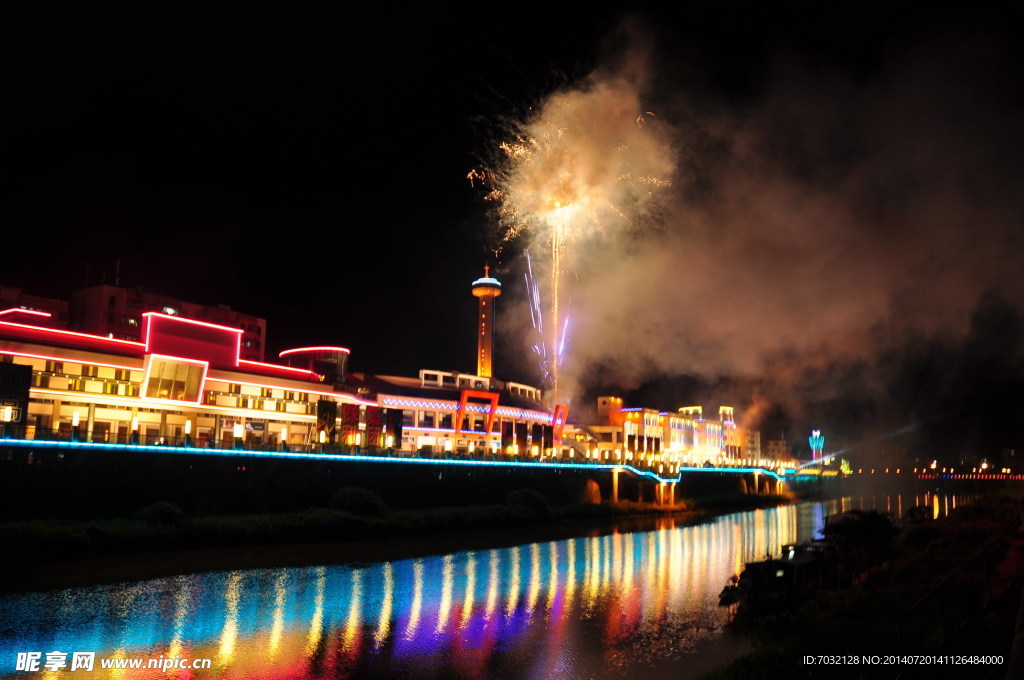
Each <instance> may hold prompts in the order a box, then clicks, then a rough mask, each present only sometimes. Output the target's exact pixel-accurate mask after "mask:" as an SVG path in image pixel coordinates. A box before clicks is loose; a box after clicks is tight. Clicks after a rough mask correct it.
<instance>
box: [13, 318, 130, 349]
mask: <svg viewBox="0 0 1024 680" xmlns="http://www.w3.org/2000/svg"><path fill="white" fill-rule="evenodd" d="M0 326H12V327H14V328H28V329H29V330H33V331H43V332H45V333H55V334H57V335H72V336H74V337H77V338H92V339H93V340H102V341H104V342H119V343H121V344H122V345H135V346H136V347H145V345H144V344H143V343H141V342H135V341H134V340H119V339H118V338H108V337H106V336H104V335H92V334H91V333H77V332H75V331H62V330H60V329H58V328H44V327H43V326H29V325H26V324H23V323H11V322H10V321H0Z"/></svg>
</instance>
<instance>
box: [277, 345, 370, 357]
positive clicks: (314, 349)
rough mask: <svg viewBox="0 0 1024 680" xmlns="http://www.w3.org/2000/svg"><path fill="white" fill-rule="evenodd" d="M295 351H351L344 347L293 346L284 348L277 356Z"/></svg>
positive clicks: (347, 352) (349, 352)
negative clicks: (292, 347)
mask: <svg viewBox="0 0 1024 680" xmlns="http://www.w3.org/2000/svg"><path fill="white" fill-rule="evenodd" d="M296 352H344V353H345V354H351V353H352V351H351V350H350V349H348V348H346V347H328V346H326V345H325V346H322V347H295V348H294V349H286V350H285V351H283V352H281V353H280V354H278V355H277V356H279V357H283V356H284V355H286V354H295V353H296Z"/></svg>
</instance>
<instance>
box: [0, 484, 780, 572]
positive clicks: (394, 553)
mask: <svg viewBox="0 0 1024 680" xmlns="http://www.w3.org/2000/svg"><path fill="white" fill-rule="evenodd" d="M790 500H791V499H789V498H787V497H784V496H775V495H767V494H764V495H745V496H744V495H735V496H716V497H707V498H701V499H692V500H686V501H683V502H680V503H678V504H676V505H674V506H669V507H667V506H661V505H654V504H642V503H619V504H609V503H603V504H586V505H574V506H567V507H562V508H555V509H550V508H547V507H545V506H534V507H531V506H530V505H529V504H528V503H527V504H516V503H513V504H504V505H489V506H471V507H455V508H427V509H418V510H392V511H383V512H381V513H380V514H379V515H377V516H364V515H358V514H353V513H351V512H345V511H342V510H334V509H327V508H318V509H311V510H308V511H305V512H298V513H277V514H259V515H226V516H209V517H195V518H184V517H175V515H174V513H167V512H159V509H157V511H156V512H150V513H148V514H147V513H141V515H142V516H144V517H146V519H143V518H142V517H138V516H137V517H132V518H115V519H103V520H88V521H72V520H45V521H44V520H36V521H18V522H6V523H3V524H0V542H2V544H3V545H5V546H7V548H8V549H7V550H6V551H5V554H4V556H3V557H2V558H0V584H3V585H2V587H0V592H12V591H23V590H46V589H53V588H62V587H74V586H88V585H99V584H105V583H116V582H123V581H134V580H143V579H148V578H157V577H164V576H172V575H176V574H185V573H196V572H203V571H217V570H229V569H247V568H249V569H251V568H270V567H296V566H307V565H310V564H339V563H363V562H378V561H384V560H395V559H403V558H410V557H420V556H426V555H436V554H444V553H449V552H456V551H460V550H481V549H488V548H499V547H507V546H512V545H519V544H522V543H530V542H536V541H549V540H559V539H564V538H571V537H574V536H590V535H600V534H603V533H611V532H629V531H638V530H641V529H650V528H660V527H659V526H657V522H659V521H662V522H664V526H665V527H674V526H681V525H686V524H694V523H698V522H702V521H705V520H706V519H708V518H710V517H713V516H715V515H719V514H724V513H727V512H739V511H744V510H751V509H757V508H765V507H774V506H777V505H781V504H784V503H787V502H789V501H790Z"/></svg>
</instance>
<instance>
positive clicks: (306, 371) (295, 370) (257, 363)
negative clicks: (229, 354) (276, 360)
mask: <svg viewBox="0 0 1024 680" xmlns="http://www.w3.org/2000/svg"><path fill="white" fill-rule="evenodd" d="M238 363H240V364H249V365H251V366H265V367H266V368H273V369H276V370H280V371H291V372H292V373H303V374H305V375H309V376H313V377H316V376H317V372H316V371H310V370H309V369H305V368H293V367H292V366H282V365H280V364H267V363H264V362H262V361H250V360H249V359H239V360H238Z"/></svg>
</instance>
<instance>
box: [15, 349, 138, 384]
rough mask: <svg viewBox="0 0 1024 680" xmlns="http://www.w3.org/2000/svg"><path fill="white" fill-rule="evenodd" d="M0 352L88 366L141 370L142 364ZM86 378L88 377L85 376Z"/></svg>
mask: <svg viewBox="0 0 1024 680" xmlns="http://www.w3.org/2000/svg"><path fill="white" fill-rule="evenodd" d="M0 354H7V355H10V356H13V357H27V358H29V359H45V360H47V361H60V362H67V363H69V364H84V365H88V366H105V367H106V368H121V369H124V370H126V371H142V370H144V367H143V366H124V365H122V364H105V363H103V362H101V361H92V360H86V359H72V358H70V357H57V356H47V355H46V354H28V353H26V352H10V351H7V350H0ZM87 379H88V378H87Z"/></svg>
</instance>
